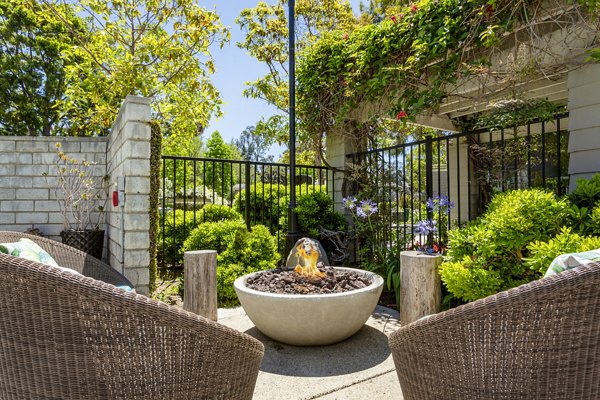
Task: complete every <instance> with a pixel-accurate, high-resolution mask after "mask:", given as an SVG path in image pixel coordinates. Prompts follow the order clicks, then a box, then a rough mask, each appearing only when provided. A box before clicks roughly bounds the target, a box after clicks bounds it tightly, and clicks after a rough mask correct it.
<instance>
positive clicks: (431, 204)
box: [425, 197, 435, 211]
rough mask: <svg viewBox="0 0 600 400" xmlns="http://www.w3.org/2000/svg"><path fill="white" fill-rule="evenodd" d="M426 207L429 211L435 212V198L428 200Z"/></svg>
mask: <svg viewBox="0 0 600 400" xmlns="http://www.w3.org/2000/svg"><path fill="white" fill-rule="evenodd" d="M425 206H426V207H427V211H433V210H434V209H435V201H434V200H433V197H430V198H428V199H427V203H425Z"/></svg>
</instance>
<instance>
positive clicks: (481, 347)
mask: <svg viewBox="0 0 600 400" xmlns="http://www.w3.org/2000/svg"><path fill="white" fill-rule="evenodd" d="M389 344H390V348H391V351H392V354H393V357H394V362H395V365H396V371H397V373H398V379H399V380H400V386H401V387H402V393H403V395H404V399H405V400H429V399H431V400H444V399H456V400H470V399H473V400H475V399H478V400H479V399H481V400H494V399H506V400H535V399H540V400H542V399H543V400H555V399H563V400H567V399H568V400H584V399H585V400H592V399H600V264H591V265H588V266H580V267H578V268H576V269H573V270H570V271H566V272H563V273H561V274H558V275H555V276H552V277H548V278H544V279H541V280H538V281H535V282H531V283H529V284H526V285H522V286H519V287H517V288H514V289H511V290H508V291H506V292H502V293H499V294H497V295H494V296H490V297H487V298H485V299H481V300H478V301H475V302H473V303H469V304H466V305H464V306H461V307H457V308H455V309H452V310H449V311H447V312H443V313H440V314H437V315H434V316H431V317H429V318H427V319H423V320H419V321H416V322H414V323H412V324H409V325H407V326H405V327H402V328H400V329H399V330H398V331H396V332H394V333H393V334H392V335H391V336H390V338H389Z"/></svg>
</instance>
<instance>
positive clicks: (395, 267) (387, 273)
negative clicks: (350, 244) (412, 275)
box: [361, 244, 404, 305]
mask: <svg viewBox="0 0 600 400" xmlns="http://www.w3.org/2000/svg"><path fill="white" fill-rule="evenodd" d="M403 250H404V246H403V245H402V244H396V245H394V246H392V247H391V248H389V249H387V248H385V249H381V248H379V249H376V251H375V255H374V257H373V258H372V259H365V260H363V261H362V262H361V267H362V268H364V269H365V270H367V271H371V272H375V273H376V274H378V275H381V276H382V277H383V279H384V280H385V289H386V290H391V291H393V292H394V295H395V297H396V305H399V304H400V252H401V251H403Z"/></svg>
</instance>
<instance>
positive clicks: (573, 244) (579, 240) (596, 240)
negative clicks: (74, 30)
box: [524, 227, 600, 275]
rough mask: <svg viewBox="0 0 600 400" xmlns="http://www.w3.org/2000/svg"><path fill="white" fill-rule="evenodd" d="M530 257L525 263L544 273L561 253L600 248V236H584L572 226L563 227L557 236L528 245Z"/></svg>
mask: <svg viewBox="0 0 600 400" xmlns="http://www.w3.org/2000/svg"><path fill="white" fill-rule="evenodd" d="M527 249H528V250H529V257H528V258H526V259H525V260H524V261H525V264H526V265H527V266H528V267H529V268H531V269H532V270H534V271H536V272H538V273H540V274H541V275H544V274H545V273H546V271H547V270H548V267H549V266H550V263H551V262H552V260H554V259H555V258H556V257H558V256H560V255H561V254H567V253H581V252H584V251H590V250H595V249H600V237H597V236H583V235H580V234H578V233H576V232H572V229H571V228H567V227H565V228H563V229H562V231H561V232H560V233H559V234H558V235H556V237H554V238H552V239H550V240H549V241H548V242H541V241H537V240H536V241H534V242H532V243H530V244H529V246H527Z"/></svg>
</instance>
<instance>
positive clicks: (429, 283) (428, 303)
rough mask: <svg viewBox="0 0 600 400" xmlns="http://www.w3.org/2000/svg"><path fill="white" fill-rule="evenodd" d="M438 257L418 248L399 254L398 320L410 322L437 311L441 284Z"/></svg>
mask: <svg viewBox="0 0 600 400" xmlns="http://www.w3.org/2000/svg"><path fill="white" fill-rule="evenodd" d="M441 263H442V256H440V255H435V256H430V255H427V254H423V253H421V252H419V251H403V252H401V253H400V322H401V323H402V325H407V324H410V323H411V322H413V321H416V320H418V319H419V318H421V317H424V316H425V315H429V314H435V313H438V312H439V311H440V303H441V301H442V284H441V280H440V275H439V273H438V266H439V265H440V264H441Z"/></svg>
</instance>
